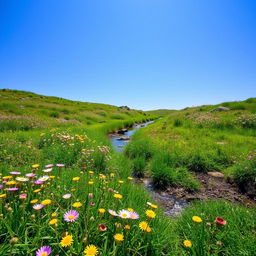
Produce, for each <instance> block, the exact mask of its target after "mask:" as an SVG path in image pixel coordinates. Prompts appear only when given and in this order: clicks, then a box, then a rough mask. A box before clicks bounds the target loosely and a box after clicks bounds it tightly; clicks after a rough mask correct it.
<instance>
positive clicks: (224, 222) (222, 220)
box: [214, 217, 227, 226]
mask: <svg viewBox="0 0 256 256" xmlns="http://www.w3.org/2000/svg"><path fill="white" fill-rule="evenodd" d="M214 222H215V223H217V224H219V225H221V226H224V225H226V224H227V221H225V220H224V219H222V218H220V217H216V219H215V221H214Z"/></svg>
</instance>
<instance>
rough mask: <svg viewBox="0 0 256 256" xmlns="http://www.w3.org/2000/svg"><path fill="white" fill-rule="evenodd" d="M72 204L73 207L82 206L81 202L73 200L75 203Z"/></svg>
mask: <svg viewBox="0 0 256 256" xmlns="http://www.w3.org/2000/svg"><path fill="white" fill-rule="evenodd" d="M72 206H73V207H75V208H80V207H81V206H82V203H80V202H75V203H73V204H72Z"/></svg>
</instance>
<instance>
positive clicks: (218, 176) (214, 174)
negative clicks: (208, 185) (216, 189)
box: [207, 172, 224, 178]
mask: <svg viewBox="0 0 256 256" xmlns="http://www.w3.org/2000/svg"><path fill="white" fill-rule="evenodd" d="M207 174H208V175H210V176H212V177H215V178H224V174H223V173H221V172H207Z"/></svg>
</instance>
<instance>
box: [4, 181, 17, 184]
mask: <svg viewBox="0 0 256 256" xmlns="http://www.w3.org/2000/svg"><path fill="white" fill-rule="evenodd" d="M16 183H17V182H16V181H14V180H11V181H8V182H6V185H14V184H16Z"/></svg>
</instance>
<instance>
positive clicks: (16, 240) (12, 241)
mask: <svg viewBox="0 0 256 256" xmlns="http://www.w3.org/2000/svg"><path fill="white" fill-rule="evenodd" d="M18 240H19V238H18V237H13V238H11V239H10V243H11V244H16V243H17V242H18Z"/></svg>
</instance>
